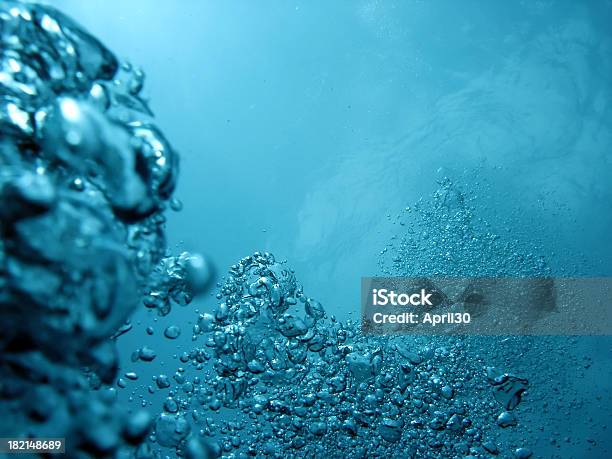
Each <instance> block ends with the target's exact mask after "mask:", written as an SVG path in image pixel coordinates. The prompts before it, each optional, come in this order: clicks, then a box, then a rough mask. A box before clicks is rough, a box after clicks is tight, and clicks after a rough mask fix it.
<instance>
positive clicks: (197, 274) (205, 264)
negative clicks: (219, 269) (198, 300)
mask: <svg viewBox="0 0 612 459" xmlns="http://www.w3.org/2000/svg"><path fill="white" fill-rule="evenodd" d="M184 267H185V274H186V277H185V283H186V284H187V287H188V288H189V290H190V291H191V293H192V294H193V295H198V294H202V293H204V292H206V291H207V290H208V289H209V288H210V287H211V286H212V283H213V281H214V279H215V269H214V266H213V265H212V263H211V262H210V260H208V259H207V258H205V257H204V256H202V255H200V254H190V255H189V257H187V259H186V261H185V264H184Z"/></svg>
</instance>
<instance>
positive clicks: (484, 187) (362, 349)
mask: <svg viewBox="0 0 612 459" xmlns="http://www.w3.org/2000/svg"><path fill="white" fill-rule="evenodd" d="M48 4H50V5H52V6H53V7H55V8H57V9H58V10H60V11H62V12H63V13H64V14H67V15H68V16H70V17H71V18H72V19H74V20H75V21H76V23H78V24H80V25H81V26H82V27H83V28H84V29H86V30H87V31H88V32H89V33H91V34H92V35H93V36H95V37H97V38H98V39H99V40H100V41H101V42H102V43H104V45H105V46H106V47H108V49H110V50H111V51H112V52H113V53H114V54H115V55H116V56H117V57H118V58H119V60H121V61H123V60H127V61H129V62H130V63H131V64H132V65H134V66H137V67H138V68H142V69H143V70H144V72H145V73H146V80H145V86H144V90H143V93H142V94H143V95H144V98H145V99H146V100H147V101H149V106H150V107H151V109H152V111H153V112H154V113H155V122H156V125H157V126H158V127H159V128H160V129H161V131H163V133H164V135H165V137H166V138H167V139H168V140H169V142H170V143H171V145H172V147H173V148H174V150H176V152H177V153H178V155H179V156H180V167H179V169H180V172H179V176H178V181H177V186H176V190H175V191H174V197H175V198H177V199H178V200H179V201H173V202H172V206H171V207H172V208H173V209H169V210H168V211H167V212H166V213H165V217H166V219H167V221H166V229H165V232H166V236H165V237H166V239H167V246H168V251H169V254H170V253H171V254H175V255H177V254H179V253H181V252H183V251H189V252H194V253H201V254H203V256H204V259H205V260H206V263H207V265H209V266H210V267H211V268H210V269H211V270H212V269H213V268H212V267H214V271H215V272H216V276H217V277H216V282H218V283H217V285H216V286H213V287H212V288H210V289H209V290H207V291H206V292H205V293H204V294H201V295H199V296H196V297H195V298H194V299H193V301H183V303H188V304H186V305H180V304H173V305H172V308H171V311H169V313H167V312H168V311H164V313H163V314H161V313H160V311H158V310H156V308H155V306H153V307H145V306H144V305H142V304H139V306H137V307H136V309H135V312H134V313H133V314H132V316H131V318H130V319H129V323H130V325H131V328H129V327H125V330H128V328H129V331H127V332H126V333H124V334H121V335H120V336H118V337H117V338H116V343H117V347H118V349H119V358H120V365H119V370H118V377H117V378H115V380H114V381H113V383H112V384H111V385H112V386H113V387H115V388H116V389H117V390H116V397H117V400H118V401H119V404H121V405H122V406H123V407H124V408H127V410H128V411H132V412H136V411H138V410H139V409H141V408H145V409H146V410H147V411H148V412H149V413H150V415H151V417H152V418H153V419H154V420H153V421H152V423H153V425H154V430H155V432H154V433H152V434H151V435H152V437H151V438H150V439H149V442H148V445H149V446H148V447H147V448H148V449H147V448H143V447H140V449H138V450H137V452H136V453H133V452H131V450H130V452H129V454H136V456H137V457H150V456H147V454H150V455H152V456H154V455H155V454H161V455H162V457H163V456H164V455H168V456H169V457H175V456H176V455H177V454H182V455H187V456H189V455H190V454H191V455H192V456H190V457H214V456H216V455H218V454H223V455H224V456H227V457H240V455H241V454H242V455H243V456H244V457H248V456H249V455H250V456H253V455H257V456H265V455H268V456H271V457H380V456H387V457H492V456H498V457H522V458H523V457H524V458H527V457H542V458H548V457H559V458H570V457H573V458H608V457H611V456H612V435H611V433H610V432H611V431H610V428H611V424H610V423H611V421H612V395H611V393H612V359H611V357H612V340H611V339H610V337H609V336H604V337H601V336H600V337H588V336H585V337H555V336H550V337H548V336H547V337H528V336H526V337H481V338H479V337H466V338H452V337H448V338H440V337H436V338H433V337H432V338H431V339H427V338H424V337H418V338H417V337H410V336H404V337H395V338H375V337H367V338H366V337H359V336H358V335H359V332H358V331H353V328H352V326H351V325H350V324H349V325H347V326H346V328H343V327H344V325H338V324H344V323H346V321H347V320H348V321H350V320H352V321H353V322H355V321H357V320H358V318H359V311H360V280H361V278H362V277H366V276H376V275H383V274H388V275H402V276H404V275H405V276H417V275H435V274H443V275H448V276H453V275H454V276H538V275H553V276H576V277H581V276H602V277H607V276H610V275H611V274H612V273H611V271H612V244H611V237H612V186H611V184H612V156H611V152H610V148H611V146H612V102H611V101H612V28H610V24H612V2H610V1H603V0H602V1H584V2H575V1H524V2H522V1H516V2H503V1H492V2H485V1H462V2H453V1H374V0H367V1H360V0H356V1H331V2H323V1H304V2H295V1H288V2H272V1H270V2H268V1H264V2H247V1H237V2H213V1H195V0H182V1H172V2H169V1H156V0H148V1H147V0H131V1H129V2H126V1H120V0H105V1H98V0H90V1H79V0H55V1H51V2H48ZM255 252H261V253H262V254H263V253H264V252H269V253H271V254H274V257H275V260H272V259H270V258H269V257H268V255H256V256H255V257H254V258H255V259H256V260H257V262H256V263H255V264H258V266H259V269H264V270H265V269H269V270H270V272H273V273H275V272H276V270H277V269H278V268H276V267H275V266H276V265H277V264H278V263H277V262H278V261H281V260H282V261H285V260H286V263H285V264H286V266H288V267H290V268H292V269H293V270H294V275H295V279H297V282H298V284H297V285H298V287H297V291H298V293H299V292H300V291H301V289H302V288H303V291H304V292H306V293H307V296H306V295H304V296H303V298H302V300H300V301H302V303H304V304H305V305H306V312H307V315H309V316H311V317H313V318H315V319H316V320H315V321H314V323H315V325H312V327H320V328H321V329H320V330H319V333H320V334H321V336H327V338H326V339H327V344H325V346H324V345H323V344H322V345H321V348H312V345H311V344H308V345H307V346H309V349H308V351H304V352H308V353H312V354H316V355H319V353H321V352H322V354H321V357H320V359H321V360H317V359H318V357H316V356H315V357H308V359H307V358H306V357H305V356H302V355H300V357H295V356H291V353H289V355H290V357H288V360H289V361H290V362H291V363H288V364H287V363H283V364H279V366H278V368H276V367H275V363H274V362H275V361H276V360H282V359H283V358H284V357H278V356H276V357H275V356H272V357H271V356H269V355H266V358H267V359H268V361H269V365H270V369H266V370H264V369H263V368H262V369H261V371H260V369H259V368H255V367H253V365H252V362H256V361H257V358H255V357H253V358H252V359H251V358H250V357H249V358H247V360H248V362H247V363H246V364H245V365H246V367H248V371H247V370H246V369H245V368H240V369H237V368H232V369H231V370H228V369H227V368H231V365H229V364H227V365H226V364H225V363H224V361H223V359H224V358H225V357H227V355H226V354H224V353H225V352H226V350H225V348H224V346H225V345H226V342H227V340H236V341H238V340H239V339H240V338H239V337H240V336H243V335H242V332H241V331H237V330H236V328H233V327H232V324H233V325H237V324H239V323H242V322H241V321H243V320H244V317H243V315H241V314H242V312H241V311H239V312H240V313H238V312H236V311H238V310H240V308H242V307H243V306H244V305H243V304H239V305H233V303H232V301H237V300H236V298H234V297H232V296H231V295H232V292H235V291H237V290H239V289H240V288H242V287H241V286H240V283H241V282H247V281H246V280H244V279H243V280H242V281H241V280H240V279H238V280H236V279H237V278H239V276H237V275H236V274H235V272H233V273H231V274H230V275H228V274H227V273H228V270H230V267H231V266H232V265H236V264H237V263H239V262H240V260H243V258H244V257H247V256H251V255H253V254H254V253H255ZM259 257H261V258H259ZM252 263H254V262H253V260H247V261H246V262H245V261H244V260H243V263H242V264H241V265H239V266H240V267H241V268H240V269H244V270H246V271H248V269H250V268H249V267H250V266H251V264H252ZM285 264H283V265H285ZM283 273H284V271H283ZM285 275H286V274H283V276H285ZM291 275H293V274H291ZM291 282H293V280H291ZM291 282H289V283H291ZM279 283H280V281H279ZM280 284H282V283H280ZM232 289H234V290H232ZM287 289H288V290H287V291H284V293H282V295H285V296H284V298H288V297H293V296H295V297H296V298H300V294H298V295H293V293H291V292H290V290H291V288H289V287H288V288H287ZM281 290H282V289H281ZM293 290H295V286H294V287H293ZM293 290H291V291H293ZM253 295H254V296H257V295H255V294H253ZM314 299H316V302H318V303H316V302H315V301H314ZM178 302H179V303H180V301H178ZM141 303H142V302H141ZM220 303H223V304H226V305H227V306H228V307H229V309H230V316H231V314H234V316H231V317H233V318H234V319H235V320H234V322H232V321H231V320H229V319H227V317H225V318H222V319H220V317H219V309H218V308H219V306H218V305H219V304H220ZM236 304H238V303H236ZM298 304H299V301H298ZM315 304H316V305H317V306H313V305H315ZM319 307H320V308H321V310H323V309H324V310H325V317H323V315H322V314H323V313H321V316H320V317H319V313H318V309H317V308H319ZM232 308H234V309H232ZM231 311H233V312H231ZM313 311H314V312H313ZM166 313H167V314H166ZM213 316H214V319H213ZM332 316H333V317H334V318H332ZM336 319H337V320H336ZM211 321H216V325H214V326H213V325H210V322H211ZM317 321H319V322H318V323H317ZM324 321H325V324H323V322H324ZM283 323H284V322H283ZM300 326H304V327H308V328H310V326H309V324H308V323H306V325H304V324H303V323H302V325H300ZM194 327H197V328H194ZM207 327H208V328H207ZM326 327H327V328H326ZM298 328H299V327H298ZM324 328H325V329H326V330H327V331H325V332H324V331H323V329H324ZM283 330H284V329H283ZM339 330H340V332H339ZM355 330H356V328H355ZM205 331H206V332H213V335H214V336H213V337H212V338H207V337H206V336H202V335H205V333H204V332H205ZM266 333H270V332H269V331H268V332H263V335H266ZM304 334H306V330H304V331H303V333H300V332H296V333H295V334H293V331H286V330H285V331H281V332H280V334H279V340H277V342H274V343H269V342H266V341H265V340H266V339H268V338H269V339H271V340H274V339H275V338H274V336H269V337H268V338H266V337H265V336H264V337H263V338H262V337H261V336H260V337H259V338H258V339H259V340H262V339H263V340H264V341H259V342H258V344H259V345H261V347H262V348H265V347H266V346H271V347H273V348H275V346H276V347H278V346H281V345H282V346H286V347H287V348H288V349H289V348H291V346H293V344H292V343H293V341H292V340H295V338H296V336H303V335H304ZM354 334H356V335H354ZM222 335H224V337H222ZM332 335H333V336H334V339H331V338H330V336H332ZM338 335H348V336H349V337H350V338H354V341H355V344H354V345H353V347H352V348H351V350H350V351H345V350H344V349H345V344H344V343H345V339H346V338H342V339H339V338H337V337H338ZM355 336H357V337H355ZM228 337H229V338H228ZM207 339H208V341H207ZM254 340H255V339H254ZM330 340H331V341H333V343H331V344H330ZM334 340H335V341H334ZM349 341H350V339H349ZM262 343H263V344H262ZM279 343H280V344H279ZM347 343H348V342H347ZM234 344H235V343H234ZM258 344H257V343H256V344H253V346H254V348H257V346H258ZM300 345H301V344H300ZM300 345H298V344H295V346H297V348H299V346H300ZM347 345H348V344H347ZM326 347H327V348H328V353H327V356H326V355H325V352H326V351H325V348H326ZM331 348H333V350H331V351H330V350H329V349H331ZM292 349H293V348H292ZM321 349H323V350H321ZM389 349H393V353H394V356H393V357H387V356H386V353H387V352H388V351H389ZM402 349H403V350H402ZM143 350H144V351H143ZM241 352H244V353H246V352H247V351H245V350H244V349H243V350H242V351H241ZM253 352H254V355H259V354H257V352H259V351H257V350H253ZM261 352H262V353H265V352H266V350H265V349H262V350H261ZM287 352H288V351H287ZM351 353H352V354H355V355H357V357H355V359H356V360H354V361H353V360H351V358H349V354H351ZM396 353H397V355H398V356H399V357H398V356H395V354H396ZM205 354H206V355H205ZM352 354H351V355H352ZM200 355H202V356H203V357H202V358H200ZM204 355H205V356H204ZM283 355H284V354H283ZM309 355H310V354H309ZM330 355H331V356H332V357H330ZM379 355H385V357H380V359H381V362H380V363H376V362H377V360H376V359H377V358H378V357H377V356H379ZM275 359H276V360H275ZM304 359H306V360H304ZM362 360H363V362H362ZM405 361H406V362H409V364H408V363H406V365H408V366H407V367H406V368H412V369H411V370H410V369H409V370H405V369H404V367H403V366H402V365H404V362H405ZM220 362H222V363H220ZM322 362H324V363H322ZM249 365H250V366H249ZM296 366H298V367H300V368H302V367H303V368H304V372H305V374H306V373H307V374H308V376H300V377H297V376H295V374H293V373H290V374H286V373H287V372H291V371H294V370H295V368H294V367H296ZM220 367H223V368H222V369H221V370H220V369H219V368H220ZM226 367H227V368H226ZM266 368H267V367H266ZM356 368H357V369H356ZM487 368H496V369H499V374H497V373H495V372H494V371H493V370H491V371H489V372H487ZM240 371H242V372H247V373H248V372H249V371H250V372H251V373H253V374H254V375H259V374H260V373H263V374H264V375H266V376H269V381H268V382H267V388H266V389H265V390H263V391H261V390H260V389H257V388H256V384H257V383H256V382H255V383H253V384H252V387H253V391H254V392H251V389H250V387H251V386H250V385H249V384H251V382H252V379H251V380H249V379H248V378H246V377H244V376H243V374H242V373H238V372H240ZM496 371H497V370H496ZM363 372H365V373H366V375H365V376H364V374H363ZM369 372H370V373H371V374H370V373H369ZM402 372H404V373H405V374H409V373H410V374H411V375H412V376H410V377H409V378H408V377H406V378H408V379H409V381H410V382H407V383H406V384H407V386H408V388H409V389H408V391H411V390H412V395H411V398H410V400H411V402H410V403H411V404H410V406H409V407H408V402H406V401H403V402H402V403H399V402H397V403H395V402H393V400H396V398H394V397H396V395H397V393H396V392H394V388H397V387H400V386H402V383H401V382H400V380H401V378H402V376H401V375H402V374H404V373H402ZM268 373H269V374H268ZM277 373H278V374H277ZM280 373H282V374H280ZM313 375H314V376H313ZM342 375H344V376H342ZM385 375H388V376H389V381H390V382H389V381H387V382H385V381H384V379H385V378H384V377H383V376H385ZM398 375H399V376H398ZM496 377H497V378H498V379H497V380H496V379H495V378H496ZM194 378H195V379H194ZM224 378H225V379H224ZM296 378H297V379H296ZM302 378H304V379H302ZM309 378H310V379H309ZM334 378H340V379H341V380H334ZM398 378H399V379H398ZM499 378H501V379H499ZM504 378H505V379H504ZM221 380H223V381H225V380H228V381H230V382H231V384H229V383H228V384H225V382H223V384H222V383H221V382H220V381H221ZM238 380H240V381H247V382H244V385H243V386H240V389H239V390H238V389H236V388H235V384H236V383H237V381H238ZM160 381H162V382H160ZM248 381H251V382H248ZM297 381H299V382H297ZM330 381H331V382H330ZM166 383H168V385H166ZM207 384H210V389H207V388H206V387H207ZM232 384H233V385H232ZM500 384H501V385H504V390H506V391H507V392H509V393H510V394H511V396H510V399H508V400H506V399H503V397H502V399H501V401H500V398H499V397H494V396H493V395H492V394H493V393H494V392H495V390H497V389H496V387H498V386H499V385H500ZM230 386H231V387H232V389H229V387H230ZM247 386H248V387H249V389H247V388H246V387H247ZM321 386H325V387H327V386H329V387H328V388H322V387H321ZM300 387H302V388H303V391H302V392H303V393H302V392H301V389H300ZM350 388H352V389H350ZM351 390H352V391H353V392H351ZM405 390H406V387H403V390H402V391H401V393H402V394H404V391H405ZM449 390H450V392H449ZM231 391H234V392H233V393H232V394H229V395H228V393H229V392H231ZM377 391H379V392H377ZM322 392H323V394H322V395H321V393H322ZM343 392H346V394H348V395H347V396H346V397H344V398H343V397H342V395H341V394H342V393H343ZM221 393H222V395H220V394H221ZM398 393H399V392H398ZM449 394H450V395H449ZM447 395H448V397H447ZM513 396H515V398H513ZM309 397H312V398H313V400H312V401H311V400H310V399H309ZM335 398H337V400H336V399H335ZM249 399H250V401H249ZM314 399H317V401H316V402H315V401H314ZM274 401H276V402H274ZM281 402H282V403H281ZM311 402H312V403H311ZM519 402H520V403H519ZM423 403H424V404H425V407H424V406H423ZM459 405H461V406H459ZM300 409H301V410H302V411H303V413H302V412H301V411H300ZM368 410H370V411H371V412H372V413H371V414H368ZM453 410H454V411H453ZM258 411H259V412H258ZM355 412H358V414H355ZM160 413H161V415H160ZM363 413H365V415H364V414H363ZM402 413H403V414H402ZM362 415H363V416H366V417H367V416H370V418H368V419H363V416H362ZM501 415H504V416H502V417H501V419H500V416H501ZM468 420H469V422H468ZM186 425H189V427H186ZM92 429H93V427H92ZM193 433H196V434H198V435H199V436H200V437H202V438H204V439H205V443H204V447H203V450H202V451H200V452H199V453H200V454H201V455H200V456H198V455H197V454H198V452H197V451H196V452H193V451H191V452H189V451H190V450H189V447H186V446H185V444H184V440H185V438H187V437H188V435H191V434H193ZM49 436H53V435H51V434H50V435H49ZM298 440H299V441H298ZM191 446H193V445H191ZM111 449H112V448H111ZM191 449H192V450H193V449H197V448H195V447H192V448H191ZM102 450H104V449H102ZM185 450H187V452H185ZM204 450H205V451H204ZM109 451H110V449H109ZM113 453H114V450H113ZM122 454H123V453H122ZM125 454H126V455H127V454H128V453H127V452H125ZM93 455H94V456H96V455H103V454H102V453H100V454H98V453H94V454H93Z"/></svg>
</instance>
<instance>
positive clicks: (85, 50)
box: [0, 1, 178, 457]
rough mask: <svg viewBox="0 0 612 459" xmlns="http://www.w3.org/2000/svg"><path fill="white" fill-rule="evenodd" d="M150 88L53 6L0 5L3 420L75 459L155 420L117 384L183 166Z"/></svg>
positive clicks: (138, 434) (111, 447)
mask: <svg viewBox="0 0 612 459" xmlns="http://www.w3.org/2000/svg"><path fill="white" fill-rule="evenodd" d="M143 81H144V74H143V72H142V71H141V70H139V69H136V68H134V67H132V66H131V65H130V64H128V63H124V64H120V63H119V61H118V60H117V59H116V57H115V56H114V55H113V54H112V53H111V52H110V51H109V50H108V49H107V48H105V47H104V46H103V45H102V44H101V43H100V42H99V41H98V40H96V39H95V38H94V37H93V36H91V35H90V34H88V33H87V32H86V31H84V30H83V29H82V28H81V27H80V26H79V25H77V24H76V23H75V22H73V21H72V20H70V19H69V18H67V17H66V16H65V15H63V14H62V13H60V12H59V11H57V10H55V9H53V8H51V7H48V6H42V5H36V4H32V3H23V2H16V1H4V2H2V3H1V4H0V165H1V167H0V196H1V198H2V206H1V209H0V216H1V218H0V232H1V238H0V287H1V293H0V324H1V325H2V333H1V334H0V354H1V355H2V358H1V359H0V381H1V383H0V398H1V399H2V400H1V402H0V415H1V416H0V417H1V419H2V421H0V424H1V426H2V429H1V430H2V432H3V434H4V435H5V436H13V437H28V436H30V437H44V436H49V435H52V436H55V437H65V438H66V442H67V444H68V445H70V447H69V449H70V451H69V452H68V453H69V454H71V455H73V456H75V457H77V456H78V457H88V456H92V457H103V456H115V455H116V454H118V452H119V451H121V450H122V449H124V448H127V450H129V449H130V448H131V446H130V445H137V444H139V443H140V442H141V441H142V439H143V438H144V437H145V436H146V435H147V433H148V430H149V428H150V426H151V423H152V418H151V416H150V415H149V414H147V413H145V412H137V413H133V414H132V415H131V416H128V414H127V412H126V410H125V409H124V408H122V407H120V406H119V405H118V404H117V402H116V400H115V399H116V395H117V394H116V390H115V389H113V388H111V387H110V386H109V384H111V383H113V382H114V380H115V377H116V374H117V369H118V358H117V352H116V349H115V345H114V342H113V341H112V340H111V339H109V338H110V337H111V336H113V337H116V336H118V335H120V334H122V333H125V332H127V331H129V330H130V328H131V325H130V324H125V320H126V318H127V317H128V315H129V314H130V313H131V311H132V310H133V308H134V307H135V306H136V305H137V304H138V303H139V301H141V297H142V294H143V290H144V288H145V285H148V283H149V282H151V281H150V279H149V276H150V273H151V271H153V269H154V268H155V267H156V266H157V265H158V263H161V262H163V260H162V259H163V256H164V255H165V250H166V248H165V239H164V230H163V227H164V221H165V218H164V216H163V211H164V209H165V208H166V206H167V200H168V199H169V198H170V197H171V194H172V191H173V189H174V186H175V181H176V176H177V172H178V169H177V166H178V157H177V155H176V153H175V152H174V151H173V149H172V148H171V146H170V145H169V143H168V141H167V140H166V139H165V138H164V136H163V135H162V133H161V132H160V131H159V129H157V127H156V126H155V125H154V123H153V121H152V113H151V111H150V110H149V108H148V107H147V104H146V102H145V101H144V100H143V99H142V98H141V97H140V95H139V94H140V90H141V88H142V85H143ZM139 357H140V358H141V359H142V360H145V361H151V360H153V359H154V358H155V353H154V352H152V351H151V350H150V349H146V348H143V349H141V350H140V354H139ZM124 376H125V378H127V379H130V380H134V379H137V378H138V375H137V374H136V373H132V372H128V373H126V374H125V375H124Z"/></svg>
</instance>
